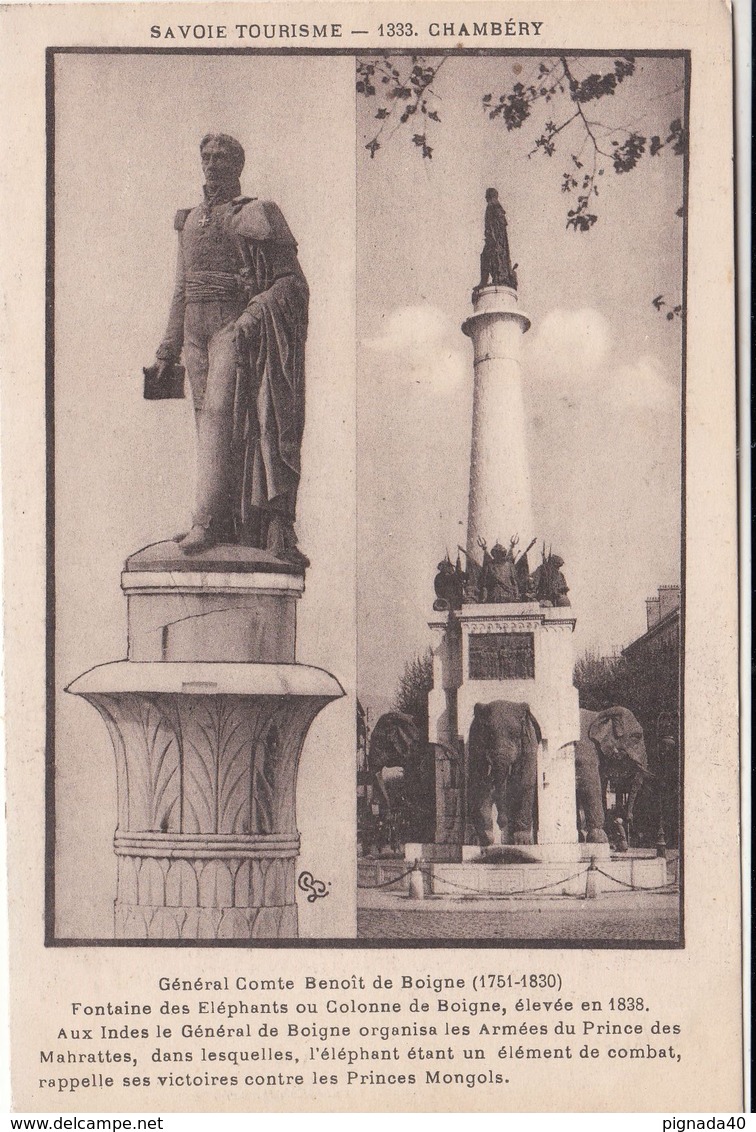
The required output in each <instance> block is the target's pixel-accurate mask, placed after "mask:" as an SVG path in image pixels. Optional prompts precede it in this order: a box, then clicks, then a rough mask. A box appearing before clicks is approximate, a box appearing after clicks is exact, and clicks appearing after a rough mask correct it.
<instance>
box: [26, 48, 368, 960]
mask: <svg viewBox="0 0 756 1132" xmlns="http://www.w3.org/2000/svg"><path fill="white" fill-rule="evenodd" d="M346 62H347V61H344V60H339V59H320V58H314V59H287V58H284V57H280V56H279V57H275V58H267V59H261V60H251V59H248V58H233V57H228V56H217V57H209V58H202V59H194V58H188V57H179V58H171V57H168V56H166V55H165V54H163V55H150V56H143V55H134V54H130V53H119V52H108V53H88V52H73V53H66V52H59V53H53V54H52V56H51V60H50V67H51V73H50V74H49V83H50V87H51V90H52V93H53V96H54V127H55V129H54V138H53V139H52V144H51V151H52V152H51V155H50V156H51V161H52V164H51V167H50V174H51V177H53V178H54V179H53V180H52V188H53V191H54V204H53V209H54V211H53V216H52V219H54V259H52V260H51V262H50V270H51V274H52V273H53V269H54V323H53V325H52V326H51V327H50V328H49V329H50V334H51V336H52V333H53V331H54V351H53V363H52V367H51V372H50V375H49V378H50V380H49V386H48V426H49V428H50V436H51V437H52V436H53V428H54V453H53V452H52V450H51V451H50V456H51V457H52V455H53V454H54V461H53V460H52V459H51V461H50V464H49V473H50V495H49V496H48V503H49V506H50V511H51V514H50V518H51V527H50V537H51V539H52V537H53V536H54V556H52V555H51V559H50V572H49V579H48V580H49V584H50V590H49V601H50V611H51V618H50V627H51V628H50V633H51V636H52V637H53V652H52V655H51V659H50V680H51V684H53V686H54V697H53V700H52V702H51V704H50V710H51V711H53V710H54V720H53V723H54V728H53V727H52V725H51V732H50V736H49V741H48V759H49V766H50V789H51V794H52V797H51V805H50V809H49V811H48V838H49V839H50V840H49V844H50V845H51V846H52V847H53V852H52V854H51V858H52V859H51V861H50V862H49V866H50V867H49V871H48V933H49V937H50V939H51V940H52V941H56V940H67V939H68V940H71V939H82V940H98V939H99V940H106V941H107V940H112V939H116V940H131V941H136V942H138V941H140V940H146V941H166V940H174V941H179V942H180V943H183V944H186V943H187V942H192V941H197V940H199V941H210V942H212V941H226V940H229V939H230V940H232V941H239V940H256V939H257V940H260V939H261V940H269V939H276V940H278V939H291V940H296V939H298V938H299V937H300V932H302V933H304V934H305V935H314V936H323V935H328V936H350V935H353V934H354V928H353V922H354V876H353V868H354V867H353V864H352V862H353V858H354V854H353V852H352V851H350V850H351V847H352V846H353V843H354V837H353V832H352V829H353V820H354V819H353V813H354V790H353V787H352V782H353V780H354V756H353V743H352V741H351V735H352V734H353V726H354V725H353V718H354V711H353V708H352V710H348V708H347V701H346V700H345V692H346V689H345V687H344V685H347V687H349V686H350V682H351V680H352V675H351V674H352V670H353V660H352V655H351V654H352V651H353V648H354V631H353V620H354V615H353V611H352V608H353V606H352V603H353V598H352V594H353V586H352V583H351V581H349V579H350V578H351V576H352V575H353V565H352V562H353V556H354V535H353V530H354V521H353V511H354V495H353V491H352V489H351V477H352V466H353V439H352V434H353V420H354V411H353V401H354V393H353V390H354V380H353V376H352V375H351V371H352V370H353V354H350V350H349V336H348V334H346V333H345V329H346V328H347V327H348V325H349V319H350V315H349V311H350V310H351V309H352V306H353V270H352V269H350V266H349V265H350V257H351V258H352V262H353V256H352V254H351V238H350V233H349V230H348V228H346V227H345V226H344V225H343V223H342V219H341V218H342V217H343V215H344V214H345V213H346V212H348V211H349V210H350V209H352V207H353V205H352V200H353V188H352V186H351V185H350V182H349V180H348V179H347V178H345V177H343V176H341V177H339V178H338V181H337V183H336V184H334V185H332V187H331V191H330V192H329V194H328V195H327V196H325V195H323V194H322V192H320V191H319V190H318V187H317V186H319V185H321V186H322V184H323V183H324V181H325V180H326V179H327V178H328V176H329V171H330V170H331V168H332V166H333V164H334V162H335V163H336V164H345V165H346V167H347V168H351V166H352V165H353V152H354V148H353V146H354V142H353V131H352V128H351V114H349V113H348V110H349V109H351V106H350V104H349V103H347V104H346V105H345V106H344V109H343V110H342V112H341V113H340V114H334V115H331V116H329V117H324V116H323V114H322V107H323V100H324V99H325V97H326V92H327V91H328V90H329V89H330V85H331V84H332V82H333V80H334V77H336V78H337V79H338V76H339V72H340V71H341V70H344V68H345V64H346ZM348 62H349V63H350V64H351V60H349V61H348ZM347 89H348V88H347ZM286 90H288V96H286V95H284V94H282V92H283V91H286ZM145 92H149V98H148V99H147V101H146V102H145ZM137 123H138V128H137ZM242 139H243V140H242ZM103 351H104V354H103ZM103 357H106V358H107V364H105V365H104V366H103V365H102V364H101V363H102V359H103ZM51 444H52V440H51ZM53 626H54V630H53V628H52V627H53ZM352 695H353V693H352ZM53 705H54V706H53ZM98 716H99V717H100V718H98ZM114 756H115V757H114ZM302 756H303V757H302ZM300 762H301V764H302V765H301V769H300ZM297 818H299V824H297ZM114 831H115V834H114ZM95 847H96V848H95ZM300 850H301V852H300ZM342 860H346V861H347V865H346V871H345V870H344V867H343V865H342V864H341V863H340V862H341V861H342ZM298 905H299V908H298ZM300 917H301V920H302V921H303V922H302V924H300Z"/></svg>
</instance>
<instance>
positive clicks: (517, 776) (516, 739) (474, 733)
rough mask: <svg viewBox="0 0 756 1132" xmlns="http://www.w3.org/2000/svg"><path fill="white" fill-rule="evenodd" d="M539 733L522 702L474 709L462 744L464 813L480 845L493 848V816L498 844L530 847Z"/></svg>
mask: <svg viewBox="0 0 756 1132" xmlns="http://www.w3.org/2000/svg"><path fill="white" fill-rule="evenodd" d="M540 742H541V729H540V727H539V726H538V721H537V720H536V719H535V717H534V716H533V714H532V712H531V710H530V706H529V705H528V704H526V703H510V702H509V701H508V700H494V701H493V702H492V703H489V704H482V703H478V704H476V705H475V709H474V715H473V721H472V724H471V726H470V735H469V741H468V810H469V815H470V822H471V824H472V826H473V829H474V830H475V834H476V836H477V838H478V841H479V843H480V844H481V845H482V846H489V845H493V844H494V837H493V812H492V807H493V805H494V804H495V805H496V811H497V822H498V825H499V829H500V830H501V837H502V841H503V842H504V843H510V844H514V845H532V844H533V816H534V807H535V797H536V779H537V755H538V745H539V743H540Z"/></svg>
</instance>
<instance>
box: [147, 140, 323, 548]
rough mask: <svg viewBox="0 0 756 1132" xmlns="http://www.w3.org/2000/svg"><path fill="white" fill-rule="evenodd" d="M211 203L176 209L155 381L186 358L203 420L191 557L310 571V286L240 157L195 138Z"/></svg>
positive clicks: (277, 213) (228, 146)
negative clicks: (233, 546)
mask: <svg viewBox="0 0 756 1132" xmlns="http://www.w3.org/2000/svg"><path fill="white" fill-rule="evenodd" d="M200 158H201V162H202V170H203V173H204V176H205V186H204V200H203V201H202V203H201V204H199V205H198V206H197V207H195V208H187V209H181V210H179V212H178V213H177V214H176V222H175V227H176V230H177V231H178V242H179V246H178V267H177V271H176V287H175V290H174V294H173V301H172V303H171V310H170V316H169V318H168V326H167V329H166V332H165V335H164V337H163V341H162V342H161V344H160V346H159V348H158V350H157V354H156V357H157V370H158V374H157V376H158V379H159V378H160V376H161V375H162V374H163V373H165V371H166V370H169V369H170V368H171V367H172V366H173V365H175V363H176V362H178V361H179V359H180V357H181V351H182V349H183V358H184V364H185V367H186V371H187V374H188V377H189V383H190V385H191V391H192V397H193V399H194V412H195V421H196V425H197V487H196V498H195V506H194V513H193V517H192V527H191V530H190V531H189V532H188V533H187V534H185V535H183V536H180V537H179V540H178V541H179V545H180V547H181V549H182V551H184V552H185V553H187V554H188V553H194V552H197V551H200V550H205V549H207V548H208V547H211V546H215V545H217V544H219V543H240V544H243V545H246V546H256V547H261V548H263V549H266V550H268V551H270V552H271V553H272V554H274V555H275V556H276V557H278V558H280V559H282V560H284V561H288V562H293V563H295V564H297V565H301V566H304V565H307V559H306V558H305V557H304V555H303V554H302V553H301V552H300V551H299V550H298V548H297V539H296V534H295V530H294V521H295V516H296V501H297V489H298V487H299V477H300V447H301V442H302V432H303V428H304V377H305V364H304V363H305V340H306V338H307V311H308V301H309V291H308V287H307V282H306V280H305V277H304V275H303V273H302V269H301V267H300V265H299V260H298V259H297V244H296V241H295V239H294V237H293V235H292V233H291V231H290V229H289V226H288V225H287V223H286V221H285V219H284V217H283V214H282V213H281V210H280V209H279V208H278V206H277V205H276V204H274V203H273V202H272V201H263V200H258V199H257V198H255V197H247V196H242V195H241V186H240V183H239V177H240V174H241V171H242V169H243V167H244V150H243V149H242V147H241V145H240V144H239V142H238V141H236V140H235V138H232V137H229V136H228V135H227V134H208V135H207V136H206V137H204V138H203V139H202V141H201V142H200Z"/></svg>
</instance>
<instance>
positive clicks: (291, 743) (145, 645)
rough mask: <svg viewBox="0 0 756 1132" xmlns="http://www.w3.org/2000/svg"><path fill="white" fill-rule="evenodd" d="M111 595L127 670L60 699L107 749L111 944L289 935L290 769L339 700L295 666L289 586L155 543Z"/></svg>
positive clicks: (84, 681)
mask: <svg viewBox="0 0 756 1132" xmlns="http://www.w3.org/2000/svg"><path fill="white" fill-rule="evenodd" d="M122 586H123V590H124V592H125V593H126V595H127V597H128V623H129V659H128V660H126V661H118V662H115V663H113V664H106V665H101V666H99V667H97V668H94V669H92V670H91V671H89V672H86V673H84V675H83V676H80V677H79V678H78V679H77V680H75V681H74V682H73V683H72V684H71V685H70V686H69V687H68V689H67V690H68V691H69V692H72V693H74V694H76V695H80V696H82V697H83V698H84V699H86V700H87V701H88V702H89V703H91V704H92V705H93V706H94V707H95V708H97V710H98V711H99V713H100V715H101V716H102V718H103V720H104V722H105V725H106V727H107V729H108V732H109V734H110V738H111V741H112V743H113V749H114V752H115V760H116V776H117V786H118V823H117V829H116V834H115V840H114V848H115V853H116V856H117V858H118V895H117V899H116V905H115V935H116V937H117V938H144V939H173V938H176V939H254V938H291V937H295V936H296V935H297V934H298V932H297V908H296V896H295V893H296V858H297V854H298V852H299V835H298V832H297V827H296V806H295V802H296V778H297V768H298V765H299V758H300V755H301V753H302V748H303V745H304V742H305V738H306V735H307V732H308V729H309V727H310V724H311V723H312V721H313V720H314V718H315V716H316V715H317V714H318V712H319V711H321V710H322V708H323V707H325V705H326V704H328V703H330V702H331V701H332V700H334V699H337V698H338V697H340V696H341V695H343V690H342V688H341V687H340V685H339V683H338V681H337V680H336V679H335V678H334V677H333V676H331V675H329V673H327V672H324V671H322V670H321V669H317V668H311V667H309V666H307V665H301V664H297V663H296V658H295V642H296V605H295V603H296V600H297V599H298V598H299V597H300V596H301V594H302V592H303V589H304V577H303V576H302V574H301V572H298V571H296V570H295V569H294V568H293V567H291V566H289V565H287V564H285V563H278V562H277V560H276V559H274V558H273V557H272V556H271V555H268V554H267V553H266V552H264V551H259V550H253V549H250V548H243V547H219V548H215V550H212V551H206V552H204V553H203V554H201V555H197V556H195V557H193V558H186V557H184V556H182V555H181V552H180V551H179V550H178V549H177V547H176V546H175V544H174V543H160V544H157V546H155V547H148V548H147V549H146V550H144V551H141V552H140V553H139V554H137V555H134V556H133V557H132V558H130V559H129V560H128V562H127V563H126V569H125V571H124V574H123V579H122Z"/></svg>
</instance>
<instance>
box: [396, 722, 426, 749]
mask: <svg viewBox="0 0 756 1132" xmlns="http://www.w3.org/2000/svg"><path fill="white" fill-rule="evenodd" d="M396 733H397V736H398V737H399V738H400V739H401V740H402V742H403V743H405V744H406V745H407V746H408V747H414V746H415V744H417V743H419V742H420V732H419V731H418V728H417V724H416V723H415V721H414V719H413V718H412V716H409V715H407V716H402V717H401V719H398V720H397V721H396Z"/></svg>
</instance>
